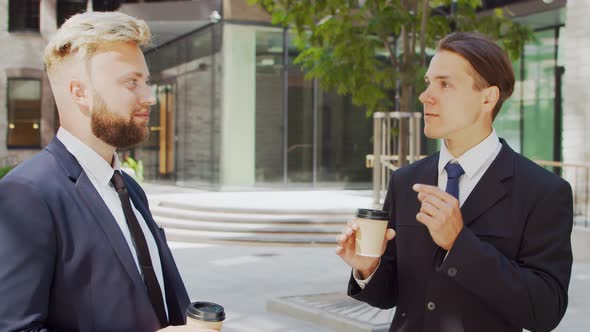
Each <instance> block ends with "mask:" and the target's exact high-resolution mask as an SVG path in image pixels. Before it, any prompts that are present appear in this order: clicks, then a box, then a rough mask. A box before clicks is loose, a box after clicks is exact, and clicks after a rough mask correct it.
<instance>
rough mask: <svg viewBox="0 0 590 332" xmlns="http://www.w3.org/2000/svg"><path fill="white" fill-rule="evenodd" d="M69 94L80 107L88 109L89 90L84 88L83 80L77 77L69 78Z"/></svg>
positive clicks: (89, 102)
mask: <svg viewBox="0 0 590 332" xmlns="http://www.w3.org/2000/svg"><path fill="white" fill-rule="evenodd" d="M69 89H70V95H71V96H72V100H73V101H74V102H75V103H76V104H77V105H78V106H80V108H82V109H86V110H87V109H89V108H90V105H91V103H92V100H91V99H90V93H89V92H90V91H89V89H87V88H86V85H85V84H84V82H82V81H80V80H79V79H72V80H70V86H69Z"/></svg>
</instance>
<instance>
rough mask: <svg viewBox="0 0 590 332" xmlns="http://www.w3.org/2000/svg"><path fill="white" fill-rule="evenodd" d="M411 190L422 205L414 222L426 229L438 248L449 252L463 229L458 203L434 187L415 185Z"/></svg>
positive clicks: (452, 197)
mask: <svg viewBox="0 0 590 332" xmlns="http://www.w3.org/2000/svg"><path fill="white" fill-rule="evenodd" d="M412 188H413V189H414V191H416V192H417V193H418V200H420V202H421V203H422V206H421V207H420V212H419V213H418V214H417V215H416V220H418V221H419V222H421V223H422V224H424V225H425V226H426V227H427V228H428V231H429V232H430V236H432V240H434V242H435V243H436V244H437V245H438V246H439V247H441V248H443V249H445V250H447V251H449V250H450V249H451V248H452V247H453V245H454V244H455V240H456V239H457V236H459V233H460V232H461V230H462V229H463V216H462V215H461V208H460V207H459V201H458V200H457V199H456V198H455V197H454V196H452V195H450V194H449V193H446V192H444V191H442V190H440V188H438V187H435V186H429V185H426V184H415V185H414V186H413V187H412Z"/></svg>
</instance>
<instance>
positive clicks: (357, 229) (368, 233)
mask: <svg viewBox="0 0 590 332" xmlns="http://www.w3.org/2000/svg"><path fill="white" fill-rule="evenodd" d="M388 220H389V216H388V213H387V212H385V211H379V210H370V209H358V211H357V213H356V218H355V219H354V220H353V221H351V222H350V223H349V224H348V225H347V226H346V227H345V228H344V230H343V231H342V233H340V234H339V235H338V237H337V238H336V241H337V242H338V247H337V248H336V254H337V255H338V256H340V258H342V260H344V261H345V262H346V263H347V264H348V265H349V266H350V267H352V268H353V269H354V270H356V271H358V273H359V275H360V277H361V278H363V279H365V278H367V277H368V276H369V275H371V274H372V273H373V271H375V269H376V268H377V265H378V264H379V258H380V257H381V256H382V255H383V253H384V252H385V247H386V244H387V241H389V240H391V239H393V238H394V237H395V231H394V230H393V229H391V228H390V229H387V223H388Z"/></svg>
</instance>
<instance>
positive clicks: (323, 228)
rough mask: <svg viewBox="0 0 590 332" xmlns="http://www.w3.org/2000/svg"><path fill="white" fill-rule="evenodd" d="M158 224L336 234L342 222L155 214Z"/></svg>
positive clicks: (244, 230) (194, 227)
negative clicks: (206, 218) (248, 220)
mask: <svg viewBox="0 0 590 332" xmlns="http://www.w3.org/2000/svg"><path fill="white" fill-rule="evenodd" d="M154 218H155V220H156V221H157V222H158V224H159V225H160V226H161V227H163V228H165V229H178V230H182V229H188V230H201V231H216V232H256V233H291V234H311V233H317V234H331V235H333V236H336V235H337V234H338V233H340V231H342V228H343V227H344V223H342V224H332V225H314V224H284V223H245V222H237V223H236V222H228V221H204V220H187V219H176V218H168V217H162V216H154Z"/></svg>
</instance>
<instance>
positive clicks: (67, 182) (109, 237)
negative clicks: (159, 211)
mask: <svg viewBox="0 0 590 332" xmlns="http://www.w3.org/2000/svg"><path fill="white" fill-rule="evenodd" d="M125 183H126V185H127V188H128V191H129V194H130V197H131V199H132V200H133V204H134V205H135V207H136V208H137V210H138V211H139V212H141V214H142V215H143V218H144V219H145V221H146V222H147V224H148V226H149V228H150V230H151V231H152V234H153V235H154V237H155V239H156V243H157V245H158V249H159V252H160V259H161V262H162V270H163V274H164V284H165V288H166V303H167V306H168V311H169V320H170V323H171V324H172V325H181V324H184V323H185V317H184V313H185V310H186V308H187V307H188V304H189V298H188V295H187V292H186V289H185V287H184V284H183V282H182V280H181V277H180V274H179V272H178V269H177V267H176V264H175V262H174V258H173V257H172V253H171V252H170V249H169V247H168V245H167V244H166V239H165V236H164V231H163V230H162V229H161V228H159V227H158V226H157V225H156V223H155V222H154V220H153V218H152V216H151V213H150V211H149V207H148V201H147V199H146V196H145V193H144V192H143V190H142V189H141V188H140V186H139V185H138V184H137V183H136V182H135V181H134V180H133V179H132V178H131V177H129V176H127V175H125ZM158 328H159V323H158V319H157V317H156V314H155V312H154V310H153V309H152V306H151V304H150V300H149V298H148V295H147V290H146V287H145V285H144V283H143V281H142V279H141V276H140V274H139V271H138V269H137V265H136V264H135V262H134V259H133V256H132V254H131V249H130V248H129V246H128V245H127V242H126V241H125V238H124V236H123V234H122V233H121V230H120V228H119V226H118V225H117V222H116V221H115V219H114V217H113V216H112V214H111V212H110V211H109V209H108V207H107V206H106V205H105V203H104V201H103V200H102V198H101V197H100V195H99V194H98V192H97V191H96V190H95V188H94V186H93V185H92V183H91V182H90V180H89V178H88V176H87V175H86V174H85V173H84V171H83V170H82V167H81V166H80V164H79V163H78V161H77V160H76V159H75V158H74V157H73V156H72V155H71V154H70V153H69V152H68V151H67V150H66V148H65V147H64V145H63V144H62V143H61V142H60V141H59V140H58V139H57V138H54V139H53V141H52V142H51V143H50V144H49V145H48V146H47V148H45V149H44V150H43V151H41V152H39V153H38V154H36V155H35V156H34V157H33V158H31V159H29V160H27V161H26V162H24V163H22V164H21V165H19V166H18V167H17V168H15V169H14V170H13V171H12V172H10V173H9V174H8V175H7V176H6V177H4V178H3V179H2V181H0V331H19V330H23V329H24V330H33V331H35V330H43V329H48V330H55V331H129V332H132V331H133V332H137V331H155V330H157V329H158Z"/></svg>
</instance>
